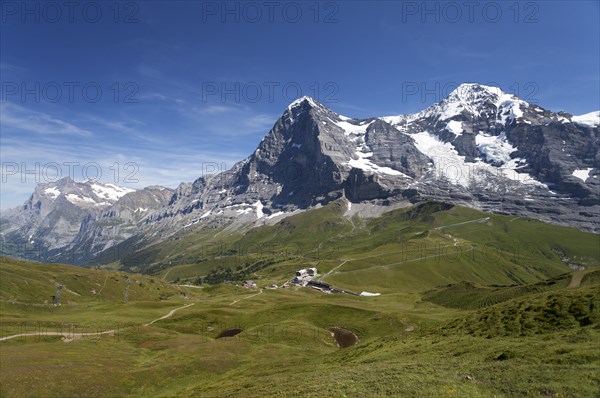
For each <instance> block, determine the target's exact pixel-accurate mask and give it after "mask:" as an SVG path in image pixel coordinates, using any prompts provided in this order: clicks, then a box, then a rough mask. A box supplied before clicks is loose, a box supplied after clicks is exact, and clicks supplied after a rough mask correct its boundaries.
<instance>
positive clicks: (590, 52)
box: [0, 1, 600, 209]
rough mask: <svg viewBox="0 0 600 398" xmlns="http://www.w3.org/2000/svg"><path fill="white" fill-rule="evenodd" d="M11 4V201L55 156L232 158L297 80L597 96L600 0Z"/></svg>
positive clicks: (362, 95) (561, 97) (440, 92)
mask: <svg viewBox="0 0 600 398" xmlns="http://www.w3.org/2000/svg"><path fill="white" fill-rule="evenodd" d="M1 4H2V8H1V14H0V16H1V25H0V33H1V35H0V72H1V77H0V80H1V83H2V86H1V99H0V112H1V113H0V129H1V133H2V135H1V144H2V145H1V150H0V152H1V153H0V154H1V157H2V166H3V167H2V173H3V174H2V189H1V200H2V201H1V207H2V208H3V209H6V208H9V207H13V206H16V205H19V204H21V203H23V202H24V201H25V200H26V199H27V197H28V196H29V194H30V193H31V192H32V190H33V188H34V186H35V183H36V180H37V181H38V182H46V181H49V180H53V179H54V174H55V171H56V170H57V169H56V165H57V164H58V165H60V166H61V170H60V174H61V176H67V175H70V174H72V175H73V177H74V178H75V179H76V180H83V179H85V177H89V178H96V177H98V176H99V171H101V174H102V175H101V178H100V179H101V180H102V181H105V182H116V183H118V184H119V185H122V186H126V187H129V188H140V187H143V186H148V185H155V184H160V185H165V186H170V187H176V186H177V185H178V184H179V183H180V182H181V181H193V180H194V179H196V178H197V177H199V176H200V175H202V174H203V172H204V171H208V172H211V171H214V170H215V169H223V168H229V167H231V166H232V165H233V163H235V162H236V161H239V160H241V159H243V158H244V157H246V156H247V155H248V154H250V153H252V151H253V150H254V149H255V147H256V145H257V144H258V143H259V141H260V139H261V138H262V137H263V136H264V135H265V134H266V133H267V132H268V130H269V129H270V128H271V127H272V125H273V124H274V122H275V121H276V119H277V118H278V117H279V116H280V115H281V113H282V111H283V110H284V109H285V107H286V106H287V104H288V103H289V102H291V101H292V100H293V99H295V97H297V96H299V95H310V96H313V97H315V98H317V99H319V100H320V101H321V102H323V103H325V104H326V105H328V106H329V107H331V108H332V109H333V110H334V111H337V112H338V113H341V114H344V115H347V116H352V117H366V116H378V115H393V114H401V113H412V112H416V111H419V110H421V109H423V108H425V107H427V106H429V105H431V104H432V103H434V102H437V101H439V100H441V99H443V98H444V97H445V95H446V94H447V93H448V91H450V90H451V89H452V88H454V87H455V86H456V85H457V84H460V83H462V82H479V83H483V84H491V85H499V86H500V87H501V88H502V89H503V90H504V91H506V92H510V93H512V94H516V95H518V96H519V97H521V98H522V99H524V100H526V101H529V102H536V103H538V104H539V105H541V106H543V107H545V108H548V109H551V110H555V111H558V110H564V111H567V112H569V113H573V114H583V113H587V112H591V111H594V110H598V109H600V98H599V94H598V93H599V92H600V82H599V75H600V53H599V48H600V40H599V37H600V28H599V20H600V8H599V5H598V4H599V3H598V2H597V1H564V2H563V1H525V2H518V3H516V2H514V1H506V2H504V1H499V2H494V1H478V2H474V3H472V4H473V5H472V6H467V5H465V2H462V1H459V2H436V1H429V2H421V1H418V2H412V1H395V2H394V1H381V2H377V1H321V2H315V1H274V2H271V3H268V2H262V1H258V2H227V3H226V4H225V3H223V2H220V1H218V2H213V1H169V2H166V1H164V2H163V1H143V2H141V1H138V2H136V1H132V2H128V1H122V2H118V3H115V2H113V1H106V2H102V1H97V2H77V1H76V2H72V3H71V4H73V5H72V6H66V5H65V3H63V2H57V3H56V2H53V3H51V4H52V5H50V6H49V5H47V4H49V3H45V2H37V1H29V2H27V3H22V2H20V1H19V2H13V1H3V2H2V3H1ZM24 4H26V5H25V6H24ZM115 4H116V6H115ZM268 4H272V5H268ZM24 7H26V8H24ZM68 7H70V8H68ZM469 7H472V8H469ZM99 90H100V91H99ZM36 164H39V167H37V166H36ZM69 164H70V165H71V166H69ZM24 169H25V170H29V173H23V171H24ZM116 170H118V171H119V172H118V173H117V172H116Z"/></svg>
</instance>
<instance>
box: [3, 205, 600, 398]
mask: <svg viewBox="0 0 600 398" xmlns="http://www.w3.org/2000/svg"><path fill="white" fill-rule="evenodd" d="M431 206H432V207H420V208H416V209H401V210H397V211H394V212H391V213H390V214H387V215H386V216H385V217H382V218H378V219H374V220H371V221H369V222H366V223H364V224H363V225H360V224H359V223H358V220H353V223H354V225H353V223H352V222H350V221H348V220H346V219H343V218H341V217H340V215H341V214H342V213H343V211H344V208H343V206H341V205H340V204H337V205H336V206H326V207H324V208H322V209H318V210H316V211H315V212H307V213H304V214H301V215H298V216H294V217H290V218H289V219H287V220H284V221H286V222H284V223H279V224H277V225H275V226H266V227H262V228H260V229H259V230H258V231H256V233H255V234H254V233H253V234H248V235H246V236H244V237H242V238H240V237H232V238H231V240H229V241H228V242H229V243H238V244H239V245H238V248H243V247H259V245H260V244H278V245H280V246H279V247H283V248H286V247H287V248H288V249H283V250H279V251H275V252H276V254H270V256H272V257H275V258H276V259H277V260H278V261H275V262H274V264H272V265H269V266H268V267H267V268H265V269H261V270H259V271H257V272H256V274H257V275H255V276H256V279H257V280H258V281H259V286H261V287H263V286H266V285H269V284H270V283H273V282H277V283H278V284H281V282H282V281H285V280H286V279H289V278H290V276H291V273H292V272H293V271H294V270H295V269H297V267H298V266H304V265H306V264H317V265H318V267H319V269H320V271H321V272H323V271H328V270H330V269H333V268H334V267H336V266H338V265H339V264H340V263H342V262H344V261H346V262H345V264H344V265H343V266H341V267H339V268H338V269H337V272H334V273H332V274H331V275H330V276H328V277H327V278H326V280H327V281H329V282H332V283H334V284H336V285H340V286H341V287H345V288H349V289H352V290H357V291H360V290H368V291H379V292H381V293H383V294H382V295H381V296H378V297H354V296H347V295H324V294H322V293H319V292H317V291H314V290H312V289H307V288H300V289H298V288H290V289H277V290H267V289H265V290H263V291H262V293H260V294H257V293H259V292H258V291H251V290H247V289H243V288H241V287H236V286H234V285H215V286H206V285H205V286H204V287H203V288H201V289H194V288H184V287H177V286H174V285H168V284H165V283H164V281H163V280H162V278H160V276H165V274H166V272H167V271H168V270H164V271H161V275H160V276H154V277H152V276H143V275H135V277H134V279H136V280H139V281H140V282H141V283H142V284H141V285H136V286H137V287H136V288H135V290H134V287H133V285H132V287H131V289H132V290H131V291H130V302H129V303H123V302H122V294H123V288H124V284H123V280H124V276H123V273H120V272H114V271H108V270H85V269H81V268H75V267H69V266H62V265H44V264H33V263H24V262H16V261H13V260H5V261H3V262H2V263H1V264H0V272H1V274H0V276H1V277H2V279H0V282H1V289H0V292H1V294H0V316H1V318H0V321H1V324H2V334H3V335H7V334H11V333H15V332H18V331H19V330H20V329H19V328H21V329H22V326H23V325H30V326H31V325H35V324H39V323H41V324H43V325H45V326H46V327H47V328H49V329H50V330H54V329H52V328H56V327H57V325H64V324H74V325H79V326H82V325H83V326H85V325H86V323H90V322H96V324H97V325H99V326H100V327H104V328H107V327H109V326H112V325H113V324H114V323H115V322H117V323H119V324H120V327H121V329H120V330H119V331H118V333H117V334H116V335H115V336H103V337H87V338H83V339H81V340H76V341H73V342H70V343H63V342H61V341H60V338H59V337H40V338H31V337H29V338H19V339H14V340H10V341H7V342H0V354H1V355H0V370H1V372H0V385H1V387H0V388H1V391H0V395H1V396H9V397H10V396H40V395H44V396H65V395H67V396H107V397H108V396H206V397H211V396H240V395H244V396H248V397H253V396H257V397H258V396H298V397H300V396H390V395H391V396H415V397H429V396H436V397H459V396H474V397H484V396H485V397H487V396H494V395H495V396H498V397H517V396H519V397H520V396H535V397H538V396H542V397H543V396H554V397H559V396H563V397H567V396H594V395H596V393H597V392H598V386H599V382H600V379H599V378H598V373H599V370H600V353H599V350H598V348H599V347H598V341H600V327H599V322H600V320H599V317H598V308H600V302H599V297H600V292H599V290H598V286H599V282H600V276H599V275H600V274H599V272H600V271H596V270H595V267H596V266H597V263H596V262H597V261H598V253H597V250H598V245H597V242H598V240H597V239H598V236H597V235H591V234H584V233H580V232H578V231H575V230H572V229H568V228H560V227H555V226H548V225H545V224H542V223H537V222H532V221H528V220H523V219H513V218H510V217H505V216H496V215H487V214H483V213H480V212H477V211H474V210H470V209H463V208H457V207H454V208H451V209H447V210H441V211H440V208H436V206H437V205H435V204H433V205H431ZM484 217H490V219H489V220H485V221H484V222H476V223H468V224H462V225H456V226H449V225H453V224H457V223H461V222H464V221H469V220H475V219H480V218H484ZM440 226H447V227H445V228H442V229H435V228H436V227H440ZM186 239H187V241H186V243H185V245H182V247H184V248H186V249H185V250H183V251H182V253H184V254H185V255H188V256H193V255H195V254H197V253H199V252H198V251H197V250H198V249H197V248H196V249H193V247H194V245H198V246H197V247H199V245H201V243H202V242H196V243H194V242H193V239H192V238H190V237H187V238H185V237H182V238H181V239H180V241H183V240H186ZM228 239H229V238H228ZM298 241H299V242H301V245H300V244H298V243H296V242H298ZM491 242H499V243H500V244H501V245H502V246H501V247H500V246H497V247H494V246H493V245H491ZM524 243H527V244H524ZM294 244H295V245H296V247H299V246H302V247H303V248H306V249H303V250H302V251H300V252H298V251H297V252H292V250H290V249H289V247H290V246H291V245H294ZM455 244H456V246H455ZM169 245H170V246H169V247H170V249H169V250H174V248H175V244H174V243H171V244H169ZM171 245H173V246H172V247H171ZM444 247H446V249H444ZM490 247H491V248H493V249H494V250H492V249H488V248H490ZM440 248H441V249H440ZM459 248H464V249H463V250H462V251H460V250H459ZM188 249H189V250H190V251H186V250H188ZM315 249H318V253H319V255H318V257H317V258H315ZM495 249H498V250H495ZM557 249H559V250H558V251H557ZM162 250H166V249H164V248H163V249H162ZM451 250H453V251H451ZM257 251H258V250H254V252H252V253H244V252H243V250H242V255H237V256H235V258H236V259H237V260H236V261H238V262H242V263H244V262H252V261H258V260H259V259H263V257H264V255H261V254H257V253H256V252H257ZM472 252H474V253H475V256H473V255H471V254H467V253H472ZM557 253H562V254H561V255H562V256H567V257H569V258H570V261H572V262H577V263H579V264H584V265H586V266H587V267H588V268H589V269H590V271H587V272H585V273H584V275H583V276H582V279H581V285H580V286H579V287H578V288H568V287H567V286H568V285H569V282H570V278H571V270H570V269H569V268H568V267H567V266H566V265H565V263H564V262H563V261H562V260H561V258H560V255H559V254H557ZM421 257H427V258H425V259H421ZM222 261H223V259H218V258H211V259H207V261H203V262H202V263H201V264H200V265H198V264H188V265H185V264H181V265H178V266H177V267H174V268H172V269H171V271H169V274H166V277H165V279H166V280H171V279H172V278H173V277H174V276H175V275H177V276H179V277H181V278H185V277H192V276H195V275H197V274H198V273H201V272H207V271H208V270H209V269H210V267H212V266H216V265H218V264H222ZM233 264H235V262H234V263H232V265H233ZM199 267H202V268H201V269H200V268H199ZM55 278H56V280H57V281H58V282H60V283H64V284H65V285H66V286H67V287H68V288H69V289H70V290H72V291H74V292H76V293H78V294H80V296H77V295H75V294H70V293H69V294H68V293H67V292H64V291H63V305H61V306H60V307H55V306H52V305H47V304H44V303H43V301H44V300H46V299H47V298H48V297H49V295H51V294H53V283H54V280H55ZM150 279H153V282H152V281H151V280H150ZM104 281H107V284H106V286H105V289H103V290H102V292H101V293H99V294H93V293H92V292H91V291H92V289H95V290H96V291H98V289H97V287H98V285H102V284H103V282H104ZM492 285H493V286H492ZM500 285H502V286H500ZM30 287H31V288H30ZM158 288H160V290H158ZM182 291H185V292H186V296H187V298H185V297H183V295H182V294H181V293H182ZM161 296H162V298H163V299H164V300H160V298H161ZM189 303H193V304H194V305H193V306H191V307H187V308H184V309H181V310H179V311H178V312H176V313H175V314H174V315H173V316H172V317H170V318H167V319H164V320H161V321H157V322H156V323H154V324H153V325H151V326H143V325H144V324H145V323H148V322H149V321H150V320H153V319H156V318H159V317H161V316H163V315H165V314H166V313H167V312H169V311H170V310H172V309H174V308H177V307H181V306H182V305H184V304H189ZM19 325H20V326H19ZM331 326H340V327H343V328H346V329H349V330H351V331H353V332H354V333H356V335H357V336H358V337H359V343H358V345H357V346H355V347H350V348H347V349H343V350H341V349H339V348H337V347H336V345H335V343H334V341H333V340H332V338H331V336H330V334H329V332H328V331H327V329H328V328H329V327H331ZM237 327H241V328H243V329H244V331H243V332H242V333H241V334H239V335H237V336H236V337H233V338H227V339H219V340H216V339H215V337H216V336H217V334H218V333H219V332H221V331H222V330H224V329H230V328H237ZM80 329H81V328H80ZM80 329H76V330H80ZM75 373H76V374H77V375H78V377H75V378H74V377H72V375H73V374H75Z"/></svg>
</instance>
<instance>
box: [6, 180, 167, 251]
mask: <svg viewBox="0 0 600 398" xmlns="http://www.w3.org/2000/svg"><path fill="white" fill-rule="evenodd" d="M172 196H173V190H171V189H168V188H164V187H148V188H145V189H143V190H138V191H135V190H132V189H126V188H122V187H119V186H117V185H114V184H103V183H100V182H97V181H87V182H76V181H73V180H72V179H71V178H69V177H65V178H63V179H61V180H59V181H56V182H50V183H44V184H39V185H38V186H37V187H36V189H35V191H34V192H33V194H32V195H31V197H30V198H29V200H27V202H25V204H24V205H23V206H22V207H19V208H16V209H12V210H9V211H7V212H3V214H2V228H1V231H2V245H3V246H2V252H3V253H5V254H15V255H20V256H23V257H28V258H31V259H34V260H40V261H64V262H74V263H80V262H82V261H81V260H84V259H85V258H91V257H93V256H94V255H95V254H97V253H99V252H101V251H102V250H104V249H106V248H108V247H111V246H113V245H114V244H116V243H119V242H121V241H123V240H124V239H126V238H129V237H130V236H132V235H134V234H136V233H138V232H139V227H140V225H142V224H143V221H142V220H143V219H144V217H145V215H146V213H147V212H150V211H153V210H156V209H158V208H162V207H164V206H165V205H167V203H168V202H169V200H170V199H171V197H172Z"/></svg>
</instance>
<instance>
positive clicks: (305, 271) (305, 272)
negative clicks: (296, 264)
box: [292, 268, 318, 286]
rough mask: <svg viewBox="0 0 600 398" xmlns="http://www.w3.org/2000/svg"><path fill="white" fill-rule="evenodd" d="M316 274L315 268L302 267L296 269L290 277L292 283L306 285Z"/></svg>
mask: <svg viewBox="0 0 600 398" xmlns="http://www.w3.org/2000/svg"><path fill="white" fill-rule="evenodd" d="M317 275H318V273H317V269H316V268H302V269H299V270H298V271H296V276H295V277H294V279H292V283H295V284H297V285H302V286H306V285H307V284H308V282H310V281H311V280H312V279H313V278H314V277H315V276H317Z"/></svg>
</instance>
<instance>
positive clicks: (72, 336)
mask: <svg viewBox="0 0 600 398" xmlns="http://www.w3.org/2000/svg"><path fill="white" fill-rule="evenodd" d="M192 305H194V303H191V304H186V305H184V306H181V307H177V308H175V309H172V310H171V311H169V312H168V313H167V314H166V315H163V316H161V317H160V318H157V319H155V320H153V321H151V322H149V323H146V324H145V325H144V326H150V325H152V324H153V323H154V322H158V321H160V320H162V319H166V318H169V317H171V316H173V314H174V313H175V312H176V311H178V310H181V309H183V308H187V307H191V306H192ZM102 334H108V335H110V336H113V335H114V334H115V329H111V330H104V331H102V332H90V333H83V332H78V333H74V332H69V331H66V332H34V333H19V334H13V335H11V336H6V337H2V338H0V341H6V340H11V339H15V338H17V337H28V336H63V337H64V339H65V341H72V340H77V339H78V338H80V337H84V336H99V335H102Z"/></svg>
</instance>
